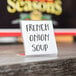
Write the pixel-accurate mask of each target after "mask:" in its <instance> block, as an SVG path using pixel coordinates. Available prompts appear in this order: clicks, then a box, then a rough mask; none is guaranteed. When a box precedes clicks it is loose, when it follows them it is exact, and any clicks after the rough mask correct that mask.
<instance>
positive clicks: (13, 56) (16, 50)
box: [0, 43, 76, 66]
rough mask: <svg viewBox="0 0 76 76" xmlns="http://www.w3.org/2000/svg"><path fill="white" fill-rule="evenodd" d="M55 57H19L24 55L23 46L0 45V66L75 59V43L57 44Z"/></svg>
mask: <svg viewBox="0 0 76 76" xmlns="http://www.w3.org/2000/svg"><path fill="white" fill-rule="evenodd" d="M57 47H58V55H57V56H50V55H49V56H28V57H27V56H19V55H18V54H23V53H24V48H23V44H0V66H1V65H8V64H9V65H11V64H17V63H28V62H29V63H30V62H39V61H49V60H53V61H54V60H61V59H69V58H76V43H57Z"/></svg>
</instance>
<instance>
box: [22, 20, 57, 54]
mask: <svg viewBox="0 0 76 76" xmlns="http://www.w3.org/2000/svg"><path fill="white" fill-rule="evenodd" d="M21 28H22V35H23V40H24V48H25V54H26V55H44V54H45V55H46V54H57V47H56V42H55V37H54V32H53V25H52V21H21Z"/></svg>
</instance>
